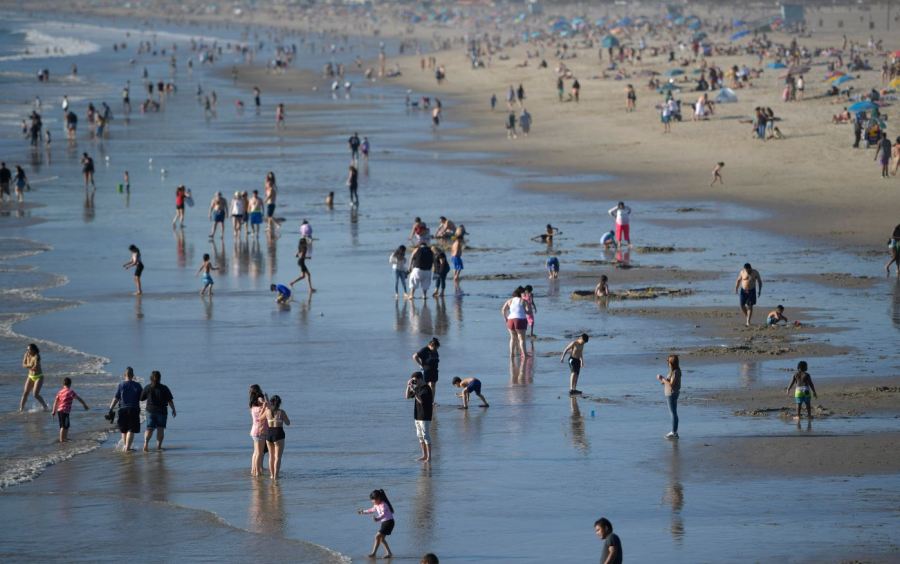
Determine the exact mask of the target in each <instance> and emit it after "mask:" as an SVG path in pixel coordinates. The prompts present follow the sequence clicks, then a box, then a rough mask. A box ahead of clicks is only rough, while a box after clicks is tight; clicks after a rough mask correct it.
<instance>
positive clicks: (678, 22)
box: [672, 16, 684, 25]
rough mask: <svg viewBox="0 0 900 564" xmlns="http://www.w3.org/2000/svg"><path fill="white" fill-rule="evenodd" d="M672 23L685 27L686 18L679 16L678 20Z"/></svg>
mask: <svg viewBox="0 0 900 564" xmlns="http://www.w3.org/2000/svg"><path fill="white" fill-rule="evenodd" d="M672 23H673V24H675V25H684V16H678V17H677V18H675V19H674V20H672Z"/></svg>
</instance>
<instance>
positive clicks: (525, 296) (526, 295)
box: [522, 284, 537, 338]
mask: <svg viewBox="0 0 900 564" xmlns="http://www.w3.org/2000/svg"><path fill="white" fill-rule="evenodd" d="M522 301H524V302H527V303H528V305H530V306H531V311H530V312H529V311H527V310H526V313H525V319H526V320H527V321H528V328H529V329H530V331H531V337H532V338H534V314H535V313H537V306H536V305H535V304H534V288H532V287H531V285H530V284H529V285H528V286H525V291H524V292H523V293H522Z"/></svg>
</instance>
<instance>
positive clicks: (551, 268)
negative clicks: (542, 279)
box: [547, 257, 559, 280]
mask: <svg viewBox="0 0 900 564" xmlns="http://www.w3.org/2000/svg"><path fill="white" fill-rule="evenodd" d="M547 278H549V279H550V280H556V279H557V278H559V259H558V258H556V257H550V258H548V259H547Z"/></svg>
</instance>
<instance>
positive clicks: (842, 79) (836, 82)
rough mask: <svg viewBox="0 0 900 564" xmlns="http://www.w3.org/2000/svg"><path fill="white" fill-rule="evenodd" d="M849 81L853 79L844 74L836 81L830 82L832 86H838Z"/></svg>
mask: <svg viewBox="0 0 900 564" xmlns="http://www.w3.org/2000/svg"><path fill="white" fill-rule="evenodd" d="M851 80H855V79H854V78H853V77H852V76H850V75H849V74H845V75H844V76H842V77H840V78H838V79H837V80H835V81H834V82H832V84H834V85H836V86H840V85H841V84H843V83H845V82H850V81H851Z"/></svg>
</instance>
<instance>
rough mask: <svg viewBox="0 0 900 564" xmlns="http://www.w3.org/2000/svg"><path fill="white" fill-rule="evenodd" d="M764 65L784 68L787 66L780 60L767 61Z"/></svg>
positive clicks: (772, 67) (771, 67)
mask: <svg viewBox="0 0 900 564" xmlns="http://www.w3.org/2000/svg"><path fill="white" fill-rule="evenodd" d="M766 66H767V67H769V68H770V69H786V68H787V65H786V64H784V63H782V62H781V61H776V62H774V63H769V64H768V65H766Z"/></svg>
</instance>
